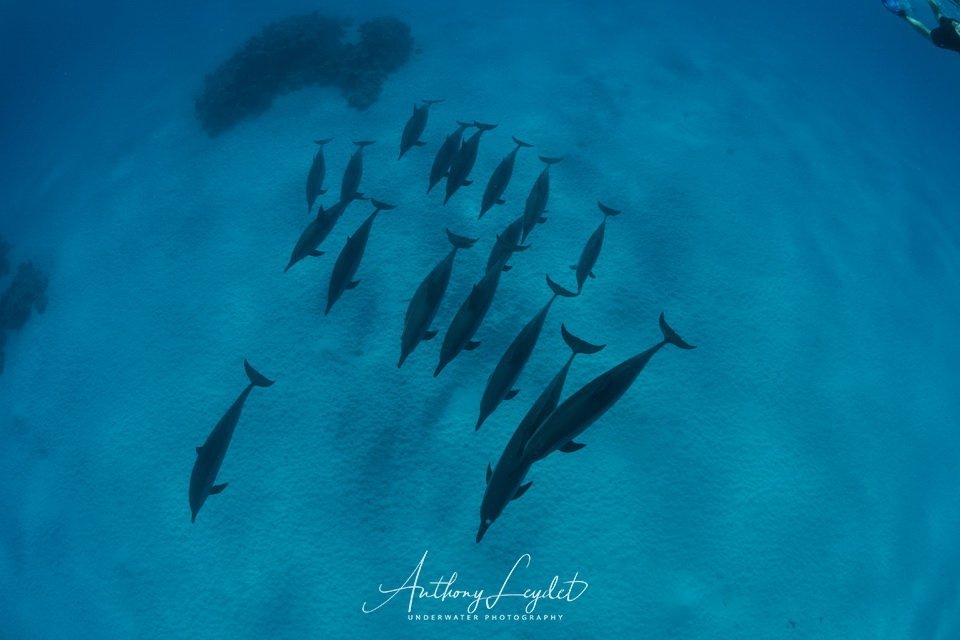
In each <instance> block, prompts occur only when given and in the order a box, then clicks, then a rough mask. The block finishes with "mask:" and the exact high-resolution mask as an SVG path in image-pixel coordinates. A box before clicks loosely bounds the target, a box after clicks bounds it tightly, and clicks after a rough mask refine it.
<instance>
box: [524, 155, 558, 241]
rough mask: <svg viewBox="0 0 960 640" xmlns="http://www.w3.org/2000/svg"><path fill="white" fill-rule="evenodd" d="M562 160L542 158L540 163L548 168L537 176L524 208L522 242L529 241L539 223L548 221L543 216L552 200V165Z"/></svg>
mask: <svg viewBox="0 0 960 640" xmlns="http://www.w3.org/2000/svg"><path fill="white" fill-rule="evenodd" d="M561 160H563V158H551V157H548V156H540V161H541V162H543V163H544V164H546V165H547V166H545V167H544V168H543V171H541V172H540V175H539V176H537V180H536V182H534V183H533V188H531V189H530V195H528V196H527V203H526V204H525V205H524V207H523V235H522V236H520V242H523V241H524V240H526V239H527V236H528V235H530V232H531V231H533V228H534V227H535V226H536V225H537V223H543V222H546V221H547V219H546V218H544V217H543V214H544V213H546V212H547V201H548V200H549V199H550V165H553V164H557V163H558V162H560V161H561Z"/></svg>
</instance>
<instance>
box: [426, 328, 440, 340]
mask: <svg viewBox="0 0 960 640" xmlns="http://www.w3.org/2000/svg"><path fill="white" fill-rule="evenodd" d="M437 333H438V331H437V330H436V329H431V330H430V331H426V332H424V334H423V339H424V340H433V339H434V338H436V337H437Z"/></svg>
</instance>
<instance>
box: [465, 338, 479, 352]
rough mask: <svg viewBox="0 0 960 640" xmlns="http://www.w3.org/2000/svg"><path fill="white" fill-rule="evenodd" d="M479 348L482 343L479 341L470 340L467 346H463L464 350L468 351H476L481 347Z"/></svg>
mask: <svg viewBox="0 0 960 640" xmlns="http://www.w3.org/2000/svg"><path fill="white" fill-rule="evenodd" d="M479 346H480V341H479V340H470V341H469V342H467V344H465V345H464V346H463V348H464V349H465V350H466V351H473V350H474V349H476V348H477V347H479Z"/></svg>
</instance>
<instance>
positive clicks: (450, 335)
mask: <svg viewBox="0 0 960 640" xmlns="http://www.w3.org/2000/svg"><path fill="white" fill-rule="evenodd" d="M502 266H503V264H502V263H501V264H499V265H495V267H494V268H492V269H487V272H486V273H485V274H484V275H483V278H481V279H480V282H478V283H477V284H475V285H473V289H471V290H470V295H469V296H467V299H466V300H464V301H463V304H461V305H460V308H459V309H457V313H456V315H455V316H453V320H452V321H451V322H450V327H449V328H448V329H447V333H446V334H445V335H444V336H443V344H442V345H441V346H440V362H439V363H437V368H436V370H435V371H434V372H433V377H434V378H436V377H437V376H438V375H440V372H441V371H443V368H444V367H445V366H447V364H449V362H450V361H451V360H453V359H454V358H456V357H457V354H459V353H460V352H461V351H463V350H464V349H466V350H467V351H473V350H474V349H476V348H477V347H479V346H480V343H479V342H476V341H474V340H473V335H474V334H475V333H476V332H477V329H479V328H480V324H481V323H482V322H483V319H484V317H486V315H487V311H489V310H490V305H491V304H493V296H494V294H496V292H497V285H498V284H500V274H501V273H503V269H502V268H501V267H502Z"/></svg>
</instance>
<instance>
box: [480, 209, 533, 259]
mask: <svg viewBox="0 0 960 640" xmlns="http://www.w3.org/2000/svg"><path fill="white" fill-rule="evenodd" d="M522 232H523V217H522V216H521V217H519V218H517V219H516V220H514V221H513V222H511V223H510V224H508V225H507V226H506V228H505V229H504V230H503V231H501V232H500V233H498V234H497V240H496V242H494V243H493V247H492V248H491V249H490V257H489V258H487V271H489V270H490V269H492V268H494V266H496V265H499V268H500V269H503V270H504V271H510V269H511V268H512V267H511V266H510V265H508V264H507V260H509V259H510V256H511V255H512V254H513V253H514V252H516V251H524V250H525V249H527V248H529V246H528V245H521V244H520V234H521V233H522Z"/></svg>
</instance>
